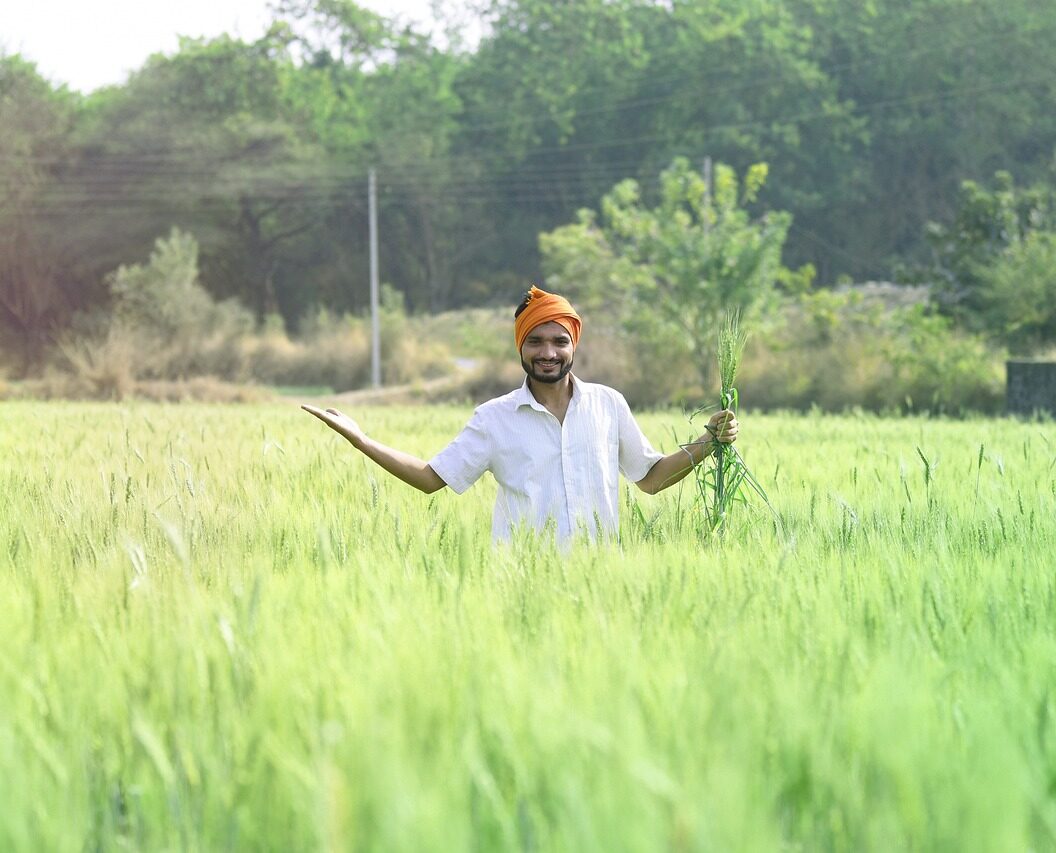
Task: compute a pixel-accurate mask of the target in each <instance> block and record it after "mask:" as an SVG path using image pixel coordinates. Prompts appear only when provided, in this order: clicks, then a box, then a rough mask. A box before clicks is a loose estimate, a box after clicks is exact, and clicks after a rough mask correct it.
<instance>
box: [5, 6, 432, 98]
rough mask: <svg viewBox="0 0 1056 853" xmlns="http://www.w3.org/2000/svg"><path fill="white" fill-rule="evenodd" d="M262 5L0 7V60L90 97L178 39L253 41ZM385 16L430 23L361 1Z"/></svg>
mask: <svg viewBox="0 0 1056 853" xmlns="http://www.w3.org/2000/svg"><path fill="white" fill-rule="evenodd" d="M268 5H269V3H268V0H164V2H159V0H46V2H32V0H0V53H7V54H11V53H21V54H22V55H23V56H24V57H26V58H27V59H29V60H32V61H33V62H35V63H36V65H37V68H38V69H39V70H40V72H41V73H42V74H43V75H44V76H45V77H47V78H48V79H49V80H51V81H52V82H53V83H66V84H68V85H69V86H70V88H72V89H78V90H80V91H82V92H89V91H91V90H92V89H96V88H98V87H99V86H105V85H108V84H111V83H121V82H123V81H124V80H125V78H126V76H127V75H128V73H129V72H130V71H133V70H135V69H136V68H139V67H140V66H141V65H142V64H143V61H144V60H145V59H146V58H147V57H148V56H150V55H151V54H152V53H158V52H161V53H172V52H173V51H175V50H176V46H177V36H180V35H184V36H206V37H213V36H218V35H220V34H221V33H225V32H226V33H229V34H231V35H235V36H240V37H242V38H245V39H254V38H257V37H258V36H260V35H261V34H262V33H263V32H264V30H265V28H266V27H267V24H268V23H269V22H270V21H271V18H272V16H271V14H270V12H269V11H268ZM360 5H361V6H365V7H366V8H369V9H373V10H374V11H376V12H380V13H382V14H384V15H389V16H392V15H398V16H400V18H401V19H404V20H411V21H417V22H420V23H423V22H428V21H431V20H432V16H431V14H430V0H360Z"/></svg>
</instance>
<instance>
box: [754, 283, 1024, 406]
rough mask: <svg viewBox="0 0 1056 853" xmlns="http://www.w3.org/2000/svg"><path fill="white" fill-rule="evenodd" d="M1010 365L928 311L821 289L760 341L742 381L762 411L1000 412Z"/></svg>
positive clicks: (791, 305) (786, 312)
mask: <svg viewBox="0 0 1056 853" xmlns="http://www.w3.org/2000/svg"><path fill="white" fill-rule="evenodd" d="M1001 361H1002V354H1001V353H1000V352H998V351H996V350H993V349H992V348H990V347H989V346H988V345H987V344H986V343H985V342H984V341H983V340H982V339H981V338H979V337H977V336H974V335H970V334H968V333H965V332H961V331H958V330H956V329H954V328H952V327H951V325H950V323H949V322H948V321H947V320H945V319H944V318H942V317H939V316H936V315H933V314H929V313H928V312H927V309H926V307H925V306H923V305H913V306H909V307H906V306H896V307H890V306H888V305H885V304H882V303H880V302H877V301H871V300H868V299H863V298H861V295H860V294H855V293H833V292H818V293H816V294H809V295H807V296H806V297H799V298H797V299H795V300H790V301H789V302H787V303H786V304H785V305H784V307H783V310H782V312H781V315H780V316H779V317H778V318H777V321H776V322H774V323H773V324H772V325H771V326H770V327H769V328H768V329H765V330H762V331H761V332H760V333H759V334H756V335H755V336H754V338H753V340H752V342H751V343H750V345H749V348H748V351H747V352H746V354H745V359H744V365H743V367H742V369H741V373H740V381H739V383H738V384H739V386H740V391H741V397H742V399H744V400H745V401H748V402H749V403H750V404H751V405H752V406H753V407H755V408H765V409H799V410H805V409H809V408H811V407H812V406H817V407H818V408H821V409H825V410H828V411H839V410H841V409H846V408H851V407H855V406H860V407H862V408H865V409H869V410H873V411H883V410H891V409H903V410H905V409H926V410H929V411H933V412H946V413H961V412H964V411H969V410H971V411H996V410H997V409H999V408H1000V405H1001V400H1002V393H1003V386H1002V378H1001Z"/></svg>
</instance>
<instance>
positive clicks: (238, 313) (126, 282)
mask: <svg viewBox="0 0 1056 853" xmlns="http://www.w3.org/2000/svg"><path fill="white" fill-rule="evenodd" d="M107 281H108V284H109V287H110V295H111V297H112V300H113V316H114V318H115V320H117V321H118V322H120V323H124V324H126V325H128V326H130V327H132V328H135V329H137V330H139V331H141V332H142V333H143V334H145V335H147V336H149V337H150V338H151V339H153V340H154V341H155V342H156V344H158V345H160V346H162V347H168V346H177V345H179V346H187V345H191V346H193V343H194V342H197V341H200V340H201V339H202V338H205V337H208V336H209V335H211V334H213V333H217V332H219V333H223V334H231V335H238V334H244V333H246V332H248V331H250V330H251V329H252V327H253V320H252V317H251V316H250V315H249V314H248V313H247V312H245V311H244V310H243V309H241V308H240V307H239V306H238V304H237V303H236V302H234V301H228V302H225V303H219V304H218V303H217V302H215V301H214V300H213V298H212V297H211V296H210V295H209V293H208V292H207V291H206V290H205V288H203V287H202V286H201V284H199V282H198V242H197V241H196V240H195V239H194V237H193V236H192V235H190V234H185V233H183V232H181V231H179V230H178V229H173V230H172V232H171V233H170V234H169V236H168V238H159V239H158V240H157V242H156V243H155V244H154V251H153V252H151V255H150V260H149V261H148V262H147V263H146V264H133V265H132V266H127V267H126V266H122V267H119V268H118V269H117V270H116V271H114V272H113V273H112V274H111V275H110V276H109V277H108V279H107Z"/></svg>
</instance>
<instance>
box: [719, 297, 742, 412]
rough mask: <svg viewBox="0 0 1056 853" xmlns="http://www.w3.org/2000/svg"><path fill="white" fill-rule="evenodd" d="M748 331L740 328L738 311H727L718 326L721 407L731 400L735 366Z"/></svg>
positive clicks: (738, 363)
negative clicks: (720, 324)
mask: <svg viewBox="0 0 1056 853" xmlns="http://www.w3.org/2000/svg"><path fill="white" fill-rule="evenodd" d="M747 343H748V333H747V332H745V331H744V330H743V329H741V324H740V316H739V314H738V312H736V311H731V312H727V314H726V318H725V320H724V321H723V324H722V326H720V327H719V348H718V356H719V383H720V386H721V388H720V390H721V392H722V405H723V408H725V407H726V406H728V405H729V404H730V403H731V402H733V397H734V394H735V393H736V392H735V390H734V382H735V381H736V379H737V368H738V367H739V366H740V364H741V356H742V355H743V353H744V347H745V344H747Z"/></svg>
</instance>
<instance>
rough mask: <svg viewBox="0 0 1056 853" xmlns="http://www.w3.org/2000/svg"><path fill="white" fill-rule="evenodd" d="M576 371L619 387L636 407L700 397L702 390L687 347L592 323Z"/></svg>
mask: <svg viewBox="0 0 1056 853" xmlns="http://www.w3.org/2000/svg"><path fill="white" fill-rule="evenodd" d="M575 372H576V375H577V376H579V377H580V378H582V379H584V380H585V381H587V382H599V383H601V384H602V385H609V386H610V387H613V388H616V389H618V390H619V391H620V392H621V393H622V394H623V395H624V397H626V398H627V402H628V403H630V404H631V405H632V406H634V407H637V408H643V407H654V406H663V405H667V404H669V403H673V402H677V403H683V402H691V403H694V404H695V403H696V402H699V400H700V396H701V394H702V393H703V391H702V390H701V388H700V384H699V380H698V379H697V371H696V370H694V368H693V365H692V362H691V360H690V358H689V357H688V356H687V354H686V350H685V348H684V347H682V346H680V345H679V344H678V343H677V342H673V341H670V340H665V339H660V340H642V339H640V338H636V337H632V336H631V335H629V334H628V333H626V332H623V331H619V330H615V329H605V328H597V327H595V328H592V329H590V330H589V333H585V334H584V337H583V341H582V343H581V344H580V347H579V349H577V351H576V367H575Z"/></svg>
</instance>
